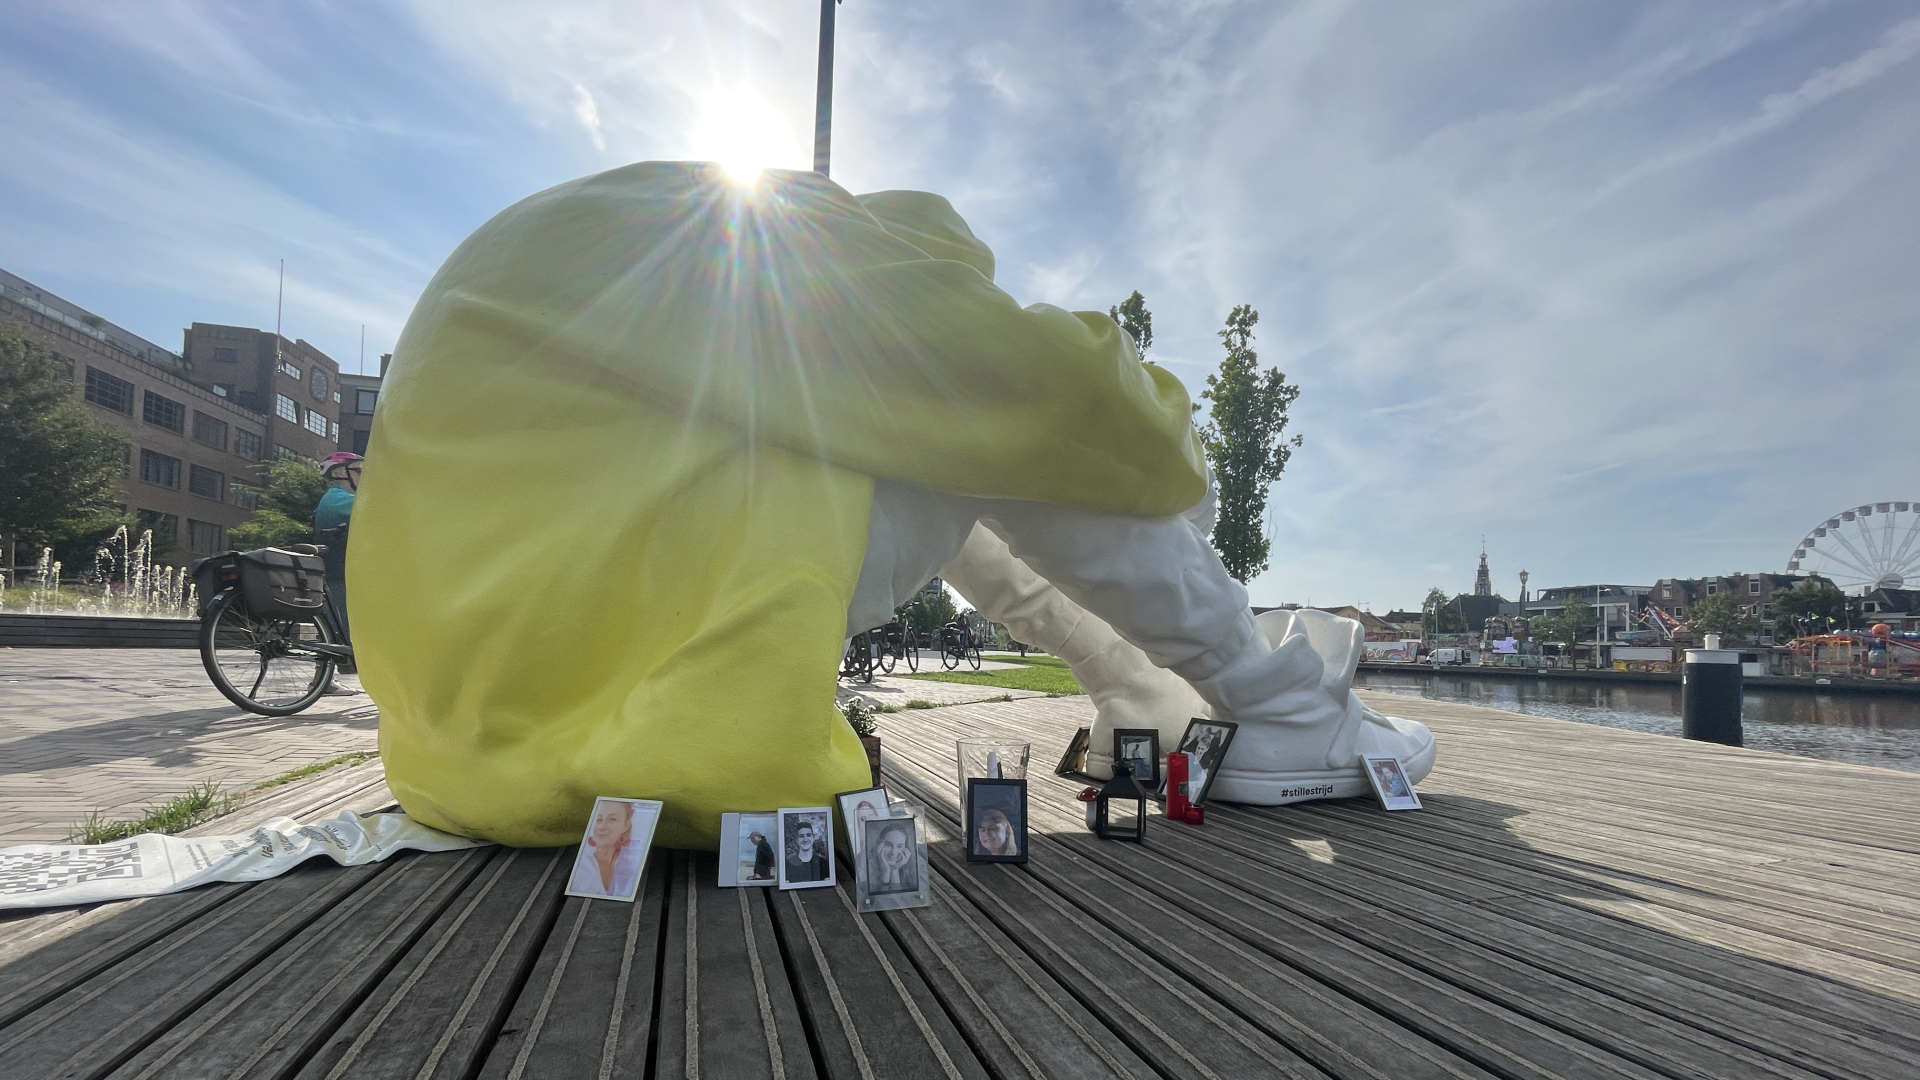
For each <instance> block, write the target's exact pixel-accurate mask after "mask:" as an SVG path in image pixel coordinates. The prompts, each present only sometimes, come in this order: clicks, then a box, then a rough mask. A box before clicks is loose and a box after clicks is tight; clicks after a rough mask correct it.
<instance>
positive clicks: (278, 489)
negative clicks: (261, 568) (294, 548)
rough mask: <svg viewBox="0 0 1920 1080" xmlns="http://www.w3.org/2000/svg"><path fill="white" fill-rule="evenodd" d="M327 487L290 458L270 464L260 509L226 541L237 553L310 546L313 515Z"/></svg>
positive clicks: (307, 467) (317, 475) (310, 468)
mask: <svg viewBox="0 0 1920 1080" xmlns="http://www.w3.org/2000/svg"><path fill="white" fill-rule="evenodd" d="M331 486H332V485H331V484H329V483H327V478H326V477H324V476H322V475H320V470H319V469H316V468H314V467H313V466H311V465H308V464H305V463H304V462H300V461H295V460H293V459H291V458H283V459H282V460H280V461H276V462H274V463H273V464H272V466H270V467H269V468H268V469H267V487H266V490H265V491H262V492H261V493H260V508H259V509H258V510H255V511H254V512H253V516H252V517H250V518H248V519H247V520H246V521H244V522H242V523H241V524H239V525H235V526H234V527H233V531H232V532H231V533H229V534H228V538H229V540H230V541H231V542H232V544H233V546H234V547H237V548H241V549H248V548H261V547H286V546H287V545H288V544H311V543H313V542H314V537H313V512H314V510H315V509H317V508H318V507H319V505H320V497H321V496H322V495H325V494H326V493H327V488H329V487H331Z"/></svg>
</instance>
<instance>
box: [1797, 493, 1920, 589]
mask: <svg viewBox="0 0 1920 1080" xmlns="http://www.w3.org/2000/svg"><path fill="white" fill-rule="evenodd" d="M1787 573H1789V574H1819V575H1820V576H1821V577H1824V578H1826V579H1827V580H1829V581H1831V582H1833V583H1834V584H1835V585H1837V586H1839V587H1840V588H1841V589H1842V590H1844V591H1846V592H1848V593H1853V594H1864V593H1868V592H1871V591H1873V590H1874V589H1903V588H1911V587H1913V586H1914V585H1920V501H1913V502H1876V503H1867V504H1865V505H1862V506H1856V507H1854V508H1853V509H1851V510H1842V511H1840V512H1839V513H1838V514H1835V515H1834V516H1833V517H1830V518H1828V519H1827V520H1825V521H1823V522H1821V523H1820V524H1818V525H1816V526H1814V527H1813V529H1811V530H1810V531H1809V532H1808V533H1807V535H1806V537H1805V539H1802V540H1801V541H1800V543H1799V544H1797V545H1795V547H1794V549H1793V555H1792V556H1791V557H1790V558H1789V559H1788V560H1787Z"/></svg>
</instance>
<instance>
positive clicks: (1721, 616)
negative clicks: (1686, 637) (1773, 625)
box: [1687, 592, 1760, 637]
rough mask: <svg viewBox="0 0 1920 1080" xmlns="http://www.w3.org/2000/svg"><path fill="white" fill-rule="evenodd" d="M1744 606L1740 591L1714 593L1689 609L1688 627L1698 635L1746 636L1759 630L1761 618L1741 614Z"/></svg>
mask: <svg viewBox="0 0 1920 1080" xmlns="http://www.w3.org/2000/svg"><path fill="white" fill-rule="evenodd" d="M1742 606H1743V605H1742V604H1741V603H1740V594H1738V593H1732V592H1717V593H1714V594H1713V595H1712V596H1709V597H1707V598H1706V599H1704V600H1701V601H1700V602H1699V603H1696V604H1694V605H1693V607H1692V608H1691V609H1689V610H1688V611H1687V629H1689V630H1691V631H1693V632H1694V634H1695V636H1696V637H1697V636H1698V635H1700V634H1720V635H1723V636H1725V637H1745V636H1747V635H1748V634H1752V633H1756V632H1758V631H1759V629H1760V620H1759V619H1756V618H1754V617H1752V616H1750V615H1743V614H1741V613H1740V609H1741V607H1742Z"/></svg>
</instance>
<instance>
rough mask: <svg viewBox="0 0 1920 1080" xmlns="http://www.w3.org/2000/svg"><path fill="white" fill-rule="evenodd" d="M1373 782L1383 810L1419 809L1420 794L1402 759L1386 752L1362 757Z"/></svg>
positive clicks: (1368, 777) (1375, 795)
mask: <svg viewBox="0 0 1920 1080" xmlns="http://www.w3.org/2000/svg"><path fill="white" fill-rule="evenodd" d="M1360 761H1361V763H1362V767H1363V768H1365V769H1366V770H1367V779H1368V780H1369V781H1371V782H1372V783H1373V794H1374V797H1375V798H1377V799H1379V800H1380V808H1381V809H1382V810H1418V809H1420V795H1419V793H1417V792H1415V791H1414V790H1413V781H1412V780H1411V779H1409V778H1408V776H1407V770H1406V767H1405V766H1403V765H1401V764H1400V759H1399V758H1397V757H1392V756H1390V755H1386V754H1368V755H1366V756H1365V757H1362V758H1361V759H1360Z"/></svg>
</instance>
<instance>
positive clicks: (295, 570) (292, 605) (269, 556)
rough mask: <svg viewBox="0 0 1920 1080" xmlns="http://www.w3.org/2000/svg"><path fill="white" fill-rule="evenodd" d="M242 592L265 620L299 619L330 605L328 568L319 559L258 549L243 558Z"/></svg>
mask: <svg viewBox="0 0 1920 1080" xmlns="http://www.w3.org/2000/svg"><path fill="white" fill-rule="evenodd" d="M240 591H241V594H242V595H244V596H245V597H246V598H247V610H248V611H250V612H252V613H253V614H254V615H255V616H256V617H258V618H262V619H298V618H301V617H302V616H306V615H312V614H314V613H316V612H318V611H319V610H320V609H321V608H322V607H323V606H325V605H326V602H327V565H326V563H324V562H322V561H321V559H320V556H318V555H302V554H300V553H299V552H296V551H286V550H283V549H281V548H257V549H255V550H253V551H248V552H245V553H243V554H242V555H241V556H240Z"/></svg>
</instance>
